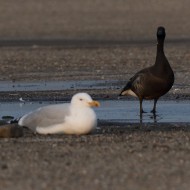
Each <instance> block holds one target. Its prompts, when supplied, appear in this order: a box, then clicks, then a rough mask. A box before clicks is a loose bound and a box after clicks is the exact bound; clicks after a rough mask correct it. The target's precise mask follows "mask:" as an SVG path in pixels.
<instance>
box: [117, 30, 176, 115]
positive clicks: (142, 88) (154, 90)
mask: <svg viewBox="0 0 190 190" xmlns="http://www.w3.org/2000/svg"><path fill="white" fill-rule="evenodd" d="M165 35H166V34H165V29H164V28H163V27H159V28H158V30H157V40H158V44H157V55H156V61H155V64H154V65H153V66H151V67H148V68H145V69H143V70H141V71H139V72H137V73H136V74H135V75H134V76H133V77H132V78H131V79H130V80H129V82H128V83H127V85H126V86H125V87H124V89H123V90H122V92H121V94H120V95H132V96H136V97H138V98H139V101H140V113H141V114H142V112H143V109H142V101H143V100H144V99H146V100H152V99H154V107H153V110H152V112H153V113H155V112H156V103H157V100H158V99H159V98H160V97H161V96H163V95H164V94H166V93H167V92H168V91H169V90H170V89H171V87H172V85H173V83H174V73H173V70H172V68H171V66H170V64H169V62H168V60H167V58H166V56H165V54H164V39H165Z"/></svg>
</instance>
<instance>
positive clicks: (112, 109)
mask: <svg viewBox="0 0 190 190" xmlns="http://www.w3.org/2000/svg"><path fill="white" fill-rule="evenodd" d="M55 103H63V102H25V103H20V102H10V103H9V102H0V118H2V116H13V117H14V118H19V117H21V116H22V115H24V114H25V113H28V112H30V111H32V110H35V109H37V108H39V107H41V106H46V105H49V104H55ZM100 103H101V107H99V108H96V109H95V112H96V114H97V117H98V119H99V120H101V121H107V122H113V123H121V122H122V123H123V122H125V123H139V122H140V117H139V102H138V101H127V100H106V101H105V100H102V101H100ZM152 106H153V102H152V101H145V102H144V104H143V108H144V110H145V111H147V113H145V114H143V120H142V121H143V122H144V123H154V122H158V123H173V122H176V123H183V122H184V123H189V122H190V117H189V114H190V101H179V102H177V101H158V104H157V116H156V118H154V117H153V114H152V113H150V110H151V109H152Z"/></svg>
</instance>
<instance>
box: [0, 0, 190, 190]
mask: <svg viewBox="0 0 190 190" xmlns="http://www.w3.org/2000/svg"><path fill="white" fill-rule="evenodd" d="M92 2H94V3H92ZM92 2H90V1H85V0H79V1H77V2H74V1H59V0H56V1H47V3H46V4H45V3H44V2H43V1H38V2H37V1H32V2H27V1H22V0H19V1H18V2H17V3H15V2H13V1H12V0H10V1H6V2H3V1H0V3H1V6H0V15H1V16H0V29H1V30H0V42H1V43H0V44H1V45H0V46H1V48H0V81H12V83H13V85H14V82H15V81H18V82H19V81H26V82H30V81H43V82H44V81H51V80H53V81H57V80H59V81H70V80H76V81H77V80H107V81H109V80H117V81H122V84H123V81H125V80H127V79H129V78H130V77H131V76H132V75H133V74H134V73H135V72H136V71H138V70H139V69H141V68H144V67H146V66H149V65H151V64H153V63H154V61H155V52H156V40H155V31H156V28H157V26H158V25H164V26H166V32H167V38H166V46H165V53H166V55H167V57H168V60H169V61H170V63H171V66H172V68H173V70H174V72H175V77H176V79H175V84H174V86H173V88H172V89H171V91H170V92H169V93H168V94H167V95H166V96H164V97H162V98H163V99H165V100H167V101H169V100H171V99H172V100H173V99H175V100H179V101H180V100H183V99H188V100H189V96H190V87H189V83H190V67H189V63H190V48H189V47H190V42H189V39H190V36H189V33H190V25H189V20H188V19H189V14H190V12H189V2H187V1H186V0H182V1H180V2H179V1H177V0H174V1H171V2H169V1H168V2H166V1H163V2H156V3H155V1H153V0H151V1H148V4H147V1H143V2H142V1H141V3H139V1H137V0H133V1H126V2H125V1H118V3H116V1H114V0H111V1H109V2H107V1H105V2H104V3H103V2H102V1H100V0H96V1H92ZM179 15H180V16H179ZM15 39H16V41H14V43H13V42H11V40H15ZM49 39H50V41H48V43H45V42H47V40H49ZM55 39H62V42H61V43H58V41H59V40H58V41H57V40H55ZM27 40H31V41H33V42H34V43H31V41H30V42H28V41H27ZM41 40H42V41H41ZM43 40H44V41H43ZM65 40H66V41H65ZM78 40H79V41H78ZM42 42H43V43H42ZM92 42H93V43H92ZM40 44H43V45H46V46H41V45H40ZM47 44H48V46H47ZM19 45H21V46H19ZM120 90H121V89H120V88H119V87H118V88H110V89H104V90H102V89H101V90H100V89H96V90H94V89H93V86H92V88H91V89H84V91H86V92H88V93H90V94H91V95H92V96H93V97H94V98H95V99H106V98H111V99H115V98H116V97H117V95H118V93H119V92H120ZM75 92H76V90H75V89H68V90H60V91H56V92H52V91H48V92H47V91H46V92H44V91H43V89H42V91H41V92H15V91H13V92H0V99H1V100H2V101H10V100H11V101H12V100H13V101H17V100H18V99H19V98H20V97H23V98H24V99H25V98H27V99H28V100H34V99H35V100H37V99H43V100H50V99H57V100H61V99H63V98H66V99H70V97H71V96H72V95H73V94H74V93H75ZM126 101H127V98H126ZM158 103H159V102H158ZM98 127H99V129H97V130H96V131H95V133H93V134H90V135H86V136H79V137H77V136H65V135H52V136H49V135H48V136H41V135H34V134H32V133H31V132H30V131H29V130H27V129H24V136H23V137H21V138H11V139H0V152H1V153H0V187H1V189H6V190H13V189H14V190H17V189H29V190H30V189H31V190H32V189H44V190H45V189H55V190H59V189H81V190H82V189H92V190H98V189H114V190H115V189H117V190H122V189H130V190H136V189H143V190H148V189H150V190H151V189H155V190H163V189H167V190H168V189H176V190H177V189H189V186H190V181H189V177H190V172H189V171H190V125H189V124H188V123H186V124H185V123H167V124H159V123H158V124H152V123H149V124H139V123H137V124H129V123H124V124H119V123H118V124H114V125H113V124H112V123H102V122H101V121H100V122H99V124H98Z"/></svg>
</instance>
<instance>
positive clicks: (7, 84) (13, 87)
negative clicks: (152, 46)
mask: <svg viewBox="0 0 190 190" xmlns="http://www.w3.org/2000/svg"><path fill="white" fill-rule="evenodd" d="M125 83H126V81H123V82H122V81H116V80H112V81H110V80H109V81H106V80H84V81H48V82H45V81H44V82H30V83H29V82H11V81H1V82H0V91H2V92H10V91H49V90H68V89H76V90H84V89H114V88H118V87H119V88H122V87H123V85H124V84H125Z"/></svg>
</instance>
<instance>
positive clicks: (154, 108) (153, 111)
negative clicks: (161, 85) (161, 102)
mask: <svg viewBox="0 0 190 190" xmlns="http://www.w3.org/2000/svg"><path fill="white" fill-rule="evenodd" d="M157 101H158V99H154V106H153V109H152V111H151V112H152V113H154V114H155V113H156V103H157Z"/></svg>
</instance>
